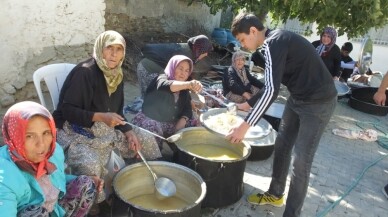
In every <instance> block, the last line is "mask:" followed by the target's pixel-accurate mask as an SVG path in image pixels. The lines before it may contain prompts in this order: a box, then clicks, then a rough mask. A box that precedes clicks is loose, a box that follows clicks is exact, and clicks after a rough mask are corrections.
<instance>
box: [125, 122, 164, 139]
mask: <svg viewBox="0 0 388 217" xmlns="http://www.w3.org/2000/svg"><path fill="white" fill-rule="evenodd" d="M125 123H126V124H129V125H131V126H132V127H138V128H139V129H140V130H143V131H145V132H147V133H149V134H152V135H154V136H156V137H158V138H161V139H163V140H167V139H166V138H164V137H163V136H160V135H158V134H156V133H153V132H151V131H149V130H146V129H144V128H142V127H139V126H136V125H134V124H131V123H129V122H125Z"/></svg>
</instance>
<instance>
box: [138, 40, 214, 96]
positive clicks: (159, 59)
mask: <svg viewBox="0 0 388 217" xmlns="http://www.w3.org/2000/svg"><path fill="white" fill-rule="evenodd" d="M212 50H213V45H212V43H211V42H210V40H209V38H208V37H206V36H205V35H197V36H195V37H191V38H189V40H188V41H187V43H165V44H146V45H145V46H144V47H143V48H142V55H143V59H141V60H140V62H139V64H138V65H137V69H136V73H137V78H138V80H139V84H140V92H141V95H142V96H144V94H145V92H146V89H147V87H148V85H149V84H150V82H151V81H152V79H154V78H155V77H157V76H158V75H159V74H161V73H163V69H164V68H165V67H166V65H167V63H168V61H169V60H170V58H171V57H172V56H174V55H185V56H187V57H189V58H190V59H191V60H192V61H193V63H194V69H193V71H198V72H200V73H201V72H207V71H209V70H210V69H211V65H212V64H211V63H209V62H206V61H202V60H203V59H204V58H205V57H206V56H207V55H208V53H209V52H210V51H212Z"/></svg>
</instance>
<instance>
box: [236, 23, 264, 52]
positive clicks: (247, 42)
mask: <svg viewBox="0 0 388 217" xmlns="http://www.w3.org/2000/svg"><path fill="white" fill-rule="evenodd" d="M261 33H262V32H260V31H258V30H257V29H256V28H255V27H251V28H250V29H249V34H246V33H238V34H237V35H236V39H237V40H238V41H239V42H240V44H241V46H242V47H244V48H245V49H247V50H249V51H255V50H256V49H257V48H258V47H259V46H261V45H262V44H263V43H264V39H265V37H264V33H262V34H261Z"/></svg>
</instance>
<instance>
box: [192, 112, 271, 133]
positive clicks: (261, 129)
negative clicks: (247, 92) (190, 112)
mask: <svg viewBox="0 0 388 217" xmlns="http://www.w3.org/2000/svg"><path fill="white" fill-rule="evenodd" d="M226 112H227V109H226V108H215V109H210V110H208V111H206V112H204V113H202V114H201V115H200V117H199V119H200V121H201V123H202V126H204V127H205V128H206V129H207V130H208V131H210V132H212V133H215V134H218V135H220V136H226V134H225V133H223V132H220V131H216V129H212V128H211V126H208V125H207V124H206V122H205V120H207V119H208V118H209V117H210V116H214V115H217V114H220V113H226ZM247 114H248V113H247V112H243V111H237V116H239V117H240V118H242V119H244V118H245V117H246V115H247ZM271 130H272V126H271V125H270V124H269V122H268V121H266V120H265V119H264V118H261V119H260V121H259V122H258V123H257V124H256V125H255V126H254V127H250V128H249V130H248V131H247V133H246V134H245V137H244V139H258V138H262V137H265V136H267V135H268V134H269V133H271Z"/></svg>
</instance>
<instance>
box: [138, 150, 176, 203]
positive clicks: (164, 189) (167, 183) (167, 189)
mask: <svg viewBox="0 0 388 217" xmlns="http://www.w3.org/2000/svg"><path fill="white" fill-rule="evenodd" d="M137 153H138V154H139V156H140V158H141V159H142V160H143V162H144V164H145V165H146V166H147V168H148V170H149V171H150V173H151V175H152V177H153V178H154V184H155V189H156V192H157V193H158V194H157V196H158V198H160V199H164V198H166V197H171V196H174V195H175V194H176V186H175V183H174V182H173V181H172V180H171V179H169V178H166V177H159V178H158V177H157V176H156V174H155V173H154V171H153V170H152V169H151V167H150V165H148V163H147V160H146V159H145V158H144V156H143V154H142V153H141V151H140V150H138V151H137Z"/></svg>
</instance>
